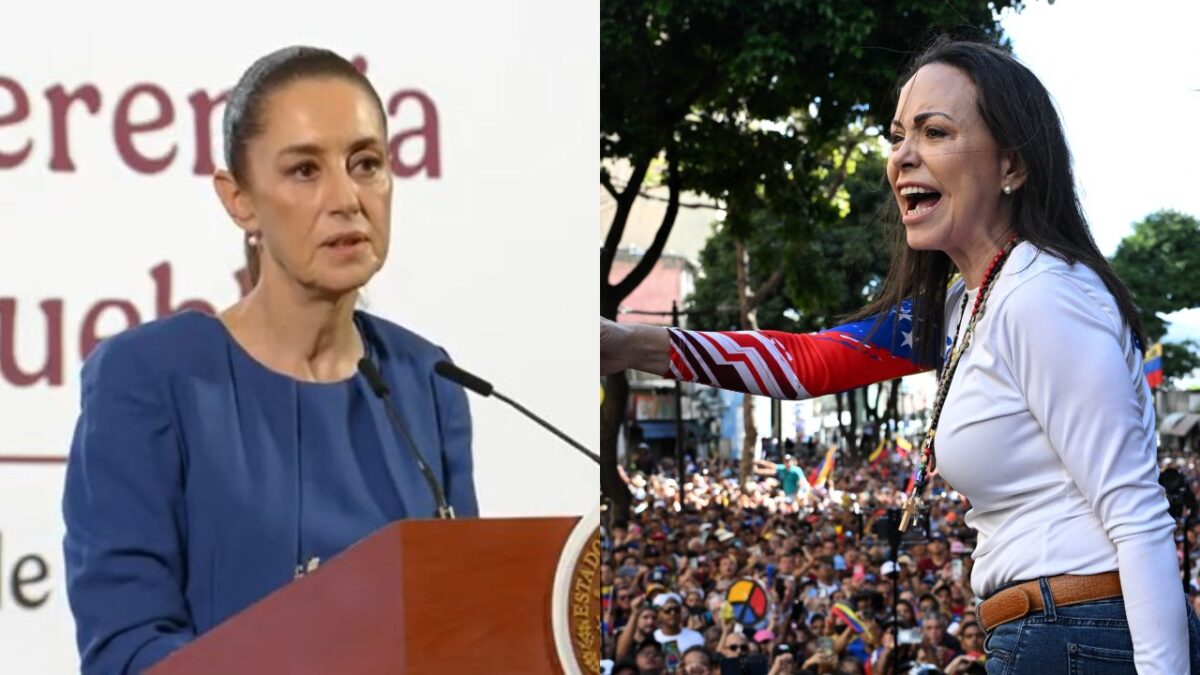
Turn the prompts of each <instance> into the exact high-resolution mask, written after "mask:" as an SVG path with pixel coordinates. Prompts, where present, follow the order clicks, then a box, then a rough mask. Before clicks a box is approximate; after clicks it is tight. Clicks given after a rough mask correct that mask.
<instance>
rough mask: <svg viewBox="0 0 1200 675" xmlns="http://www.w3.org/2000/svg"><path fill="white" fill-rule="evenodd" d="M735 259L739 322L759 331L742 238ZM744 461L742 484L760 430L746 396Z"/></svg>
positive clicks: (736, 243) (750, 398)
mask: <svg viewBox="0 0 1200 675" xmlns="http://www.w3.org/2000/svg"><path fill="white" fill-rule="evenodd" d="M734 246H735V249H734V250H735V253H736V255H735V256H734V259H735V261H736V264H737V294H738V321H739V324H740V327H741V329H742V330H758V318H757V317H756V315H755V311H754V307H753V306H752V304H751V295H750V294H751V291H750V253H749V251H747V249H746V242H745V241H743V240H742V239H741V238H736V239H735V240H734ZM742 429H743V431H744V432H745V435H744V436H743V438H742V461H741V465H740V467H739V470H738V478H739V480H740V481H741V482H742V483H745V482H746V479H747V478H749V477H750V474H751V472H752V471H753V469H754V458H755V456H756V454H757V448H758V428H757V427H756V426H755V425H754V397H753V396H752V395H750V394H746V395H745V396H743V397H742Z"/></svg>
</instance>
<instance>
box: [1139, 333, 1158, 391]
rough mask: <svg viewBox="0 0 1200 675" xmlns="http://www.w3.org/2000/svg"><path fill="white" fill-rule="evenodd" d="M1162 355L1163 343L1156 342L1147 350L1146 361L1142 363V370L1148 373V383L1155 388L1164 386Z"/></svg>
mask: <svg viewBox="0 0 1200 675" xmlns="http://www.w3.org/2000/svg"><path fill="white" fill-rule="evenodd" d="M1162 356H1163V348H1162V343H1161V342H1155V343H1154V344H1152V345H1150V349H1147V350H1146V362H1145V364H1143V365H1142V372H1143V373H1145V374H1146V384H1148V385H1150V386H1151V387H1153V388H1155V389H1157V388H1159V387H1161V386H1162V381H1163V372H1162Z"/></svg>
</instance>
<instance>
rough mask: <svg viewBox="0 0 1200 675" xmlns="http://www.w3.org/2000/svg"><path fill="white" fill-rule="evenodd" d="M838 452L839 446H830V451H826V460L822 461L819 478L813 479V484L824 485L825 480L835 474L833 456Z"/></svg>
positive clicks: (818, 472) (818, 473)
mask: <svg viewBox="0 0 1200 675" xmlns="http://www.w3.org/2000/svg"><path fill="white" fill-rule="evenodd" d="M835 454H837V446H836V445H831V446H829V452H826V453H825V461H824V462H821V468H820V470H818V471H817V479H816V480H815V481H813V485H824V484H825V481H827V480H829V476H830V475H832V474H833V464H834V459H833V456H834V455H835Z"/></svg>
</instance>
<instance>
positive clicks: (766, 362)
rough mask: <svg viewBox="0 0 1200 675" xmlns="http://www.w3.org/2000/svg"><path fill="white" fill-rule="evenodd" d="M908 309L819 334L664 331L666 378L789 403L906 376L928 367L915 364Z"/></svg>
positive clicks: (905, 307)
mask: <svg viewBox="0 0 1200 675" xmlns="http://www.w3.org/2000/svg"><path fill="white" fill-rule="evenodd" d="M908 307H909V305H908V303H907V302H906V303H905V304H904V305H902V306H901V309H900V310H899V311H892V312H889V313H888V314H887V315H886V316H884V317H883V318H882V320H880V318H879V317H871V318H867V319H863V320H860V321H854V322H850V323H846V324H843V325H841V326H837V327H835V328H831V329H829V330H825V331H821V332H819V333H805V334H797V333H783V332H779V331H743V332H702V331H689V330H680V329H677V328H667V329H662V330H665V331H666V332H667V336H668V337H669V339H670V353H669V359H670V366H669V371H668V375H669V376H670V377H673V378H675V379H679V380H683V381H685V382H699V383H701V384H707V385H711V386H715V387H721V388H722V389H732V390H734V391H742V392H747V393H751V394H757V395H760V396H770V397H772V398H779V399H792V400H801V399H806V398H812V397H815V396H823V395H825V394H832V393H835V392H840V391H846V390H849V389H854V388H856V387H861V386H864V385H867V384H872V383H875V382H882V381H884V380H889V379H892V378H896V377H903V376H904V375H911V374H913V373H918V372H921V371H922V370H925V369H926V367H925V366H922V365H919V364H918V363H916V362H915V360H914V354H913V349H912V346H913V343H912V315H911V313H910V312H908V311H907V309H908ZM876 324H878V325H876Z"/></svg>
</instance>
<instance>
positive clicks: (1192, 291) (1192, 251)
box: [1111, 210, 1200, 383]
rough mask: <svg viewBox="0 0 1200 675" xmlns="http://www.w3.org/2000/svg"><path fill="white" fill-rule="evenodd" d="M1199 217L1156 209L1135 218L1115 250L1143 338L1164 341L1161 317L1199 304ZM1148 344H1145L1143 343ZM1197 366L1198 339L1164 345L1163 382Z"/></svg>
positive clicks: (1116, 266)
mask: <svg viewBox="0 0 1200 675" xmlns="http://www.w3.org/2000/svg"><path fill="white" fill-rule="evenodd" d="M1197 242H1200V221H1198V220H1196V219H1195V218H1193V217H1192V216H1189V215H1186V214H1183V213H1180V212H1178V211H1171V210H1165V211H1157V212H1155V213H1152V214H1150V215H1148V216H1146V218H1145V219H1144V220H1142V221H1141V222H1138V223H1134V226H1133V233H1132V234H1130V235H1129V236H1127V237H1125V238H1124V239H1122V240H1121V243H1120V244H1119V245H1118V246H1117V251H1116V253H1114V254H1113V256H1112V259H1111V262H1112V266H1113V269H1115V270H1116V271H1117V274H1118V275H1120V277H1121V280H1122V281H1124V282H1125V284H1126V285H1127V286H1129V290H1130V291H1132V292H1133V297H1134V299H1135V300H1136V301H1137V304H1138V310H1139V317H1140V318H1141V320H1142V329H1143V330H1144V331H1145V333H1146V339H1147V340H1149V341H1150V342H1151V343H1154V342H1158V341H1160V340H1162V338H1163V335H1165V334H1166V332H1167V325H1166V324H1167V321H1166V320H1165V319H1163V318H1162V317H1161V315H1162V314H1169V313H1171V312H1175V311H1178V310H1181V309H1188V308H1191V307H1198V306H1200V283H1198V282H1197V279H1200V246H1197ZM1146 346H1147V347H1148V346H1149V345H1146ZM1197 366H1200V356H1198V353H1197V351H1196V343H1195V342H1192V341H1190V340H1189V341H1186V342H1183V343H1171V344H1164V345H1163V381H1164V382H1165V383H1171V382H1174V381H1175V380H1176V379H1178V378H1180V377H1183V376H1186V375H1187V374H1188V373H1190V372H1192V370H1194V369H1195V368H1196V367H1197Z"/></svg>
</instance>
